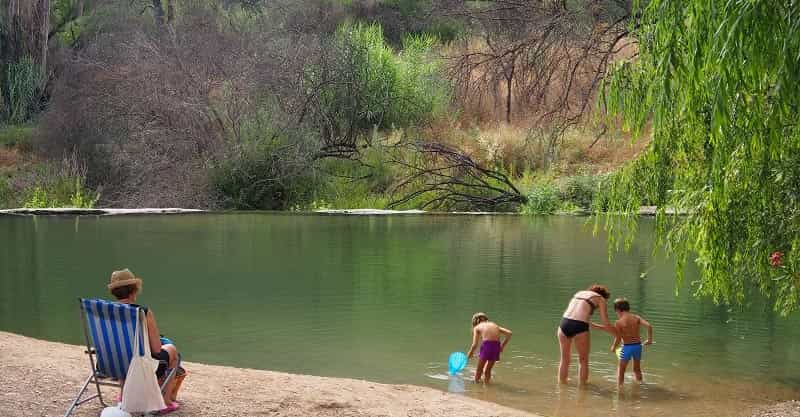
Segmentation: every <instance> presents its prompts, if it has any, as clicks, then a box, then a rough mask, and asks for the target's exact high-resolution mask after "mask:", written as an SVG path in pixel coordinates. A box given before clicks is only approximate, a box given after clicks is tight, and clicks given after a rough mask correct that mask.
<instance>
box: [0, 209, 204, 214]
mask: <svg viewBox="0 0 800 417" xmlns="http://www.w3.org/2000/svg"><path fill="white" fill-rule="evenodd" d="M201 212H203V210H197V209H182V208H142V209H112V208H103V209H87V208H74V207H54V208H36V209H33V208H17V209H9V210H0V215H17V216H20V215H22V216H31V215H70V216H118V215H125V214H183V213H201Z"/></svg>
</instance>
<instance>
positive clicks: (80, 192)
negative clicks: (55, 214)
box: [23, 177, 100, 208]
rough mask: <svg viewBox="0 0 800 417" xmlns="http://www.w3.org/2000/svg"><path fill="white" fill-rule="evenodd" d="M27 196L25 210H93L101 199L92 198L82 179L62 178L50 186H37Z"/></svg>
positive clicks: (98, 197) (97, 197) (97, 196)
mask: <svg viewBox="0 0 800 417" xmlns="http://www.w3.org/2000/svg"><path fill="white" fill-rule="evenodd" d="M26 194H27V197H26V198H25V202H24V205H23V207H25V208H52V207H75V208H92V207H94V206H95V204H96V203H97V200H99V199H100V195H99V194H95V195H94V196H92V194H91V192H90V191H89V190H87V189H86V188H85V187H84V184H83V179H82V178H80V177H75V178H69V177H67V178H60V179H58V180H56V181H55V182H53V183H50V184H43V185H36V186H34V187H33V188H31V189H30V190H28V191H27V192H26Z"/></svg>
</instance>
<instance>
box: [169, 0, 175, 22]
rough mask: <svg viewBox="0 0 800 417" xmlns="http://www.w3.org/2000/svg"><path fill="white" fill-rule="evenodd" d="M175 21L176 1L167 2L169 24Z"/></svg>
mask: <svg viewBox="0 0 800 417" xmlns="http://www.w3.org/2000/svg"><path fill="white" fill-rule="evenodd" d="M174 20H175V0H167V24H172V22H173V21H174Z"/></svg>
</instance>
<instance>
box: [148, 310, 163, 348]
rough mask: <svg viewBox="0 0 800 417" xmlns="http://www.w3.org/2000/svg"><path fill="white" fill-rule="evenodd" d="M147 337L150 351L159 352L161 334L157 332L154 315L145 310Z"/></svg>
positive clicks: (150, 311)
mask: <svg viewBox="0 0 800 417" xmlns="http://www.w3.org/2000/svg"><path fill="white" fill-rule="evenodd" d="M147 337H148V338H150V351H151V352H152V353H158V352H161V333H159V332H158V325H157V324H156V315H155V314H154V313H153V310H150V309H148V310H147Z"/></svg>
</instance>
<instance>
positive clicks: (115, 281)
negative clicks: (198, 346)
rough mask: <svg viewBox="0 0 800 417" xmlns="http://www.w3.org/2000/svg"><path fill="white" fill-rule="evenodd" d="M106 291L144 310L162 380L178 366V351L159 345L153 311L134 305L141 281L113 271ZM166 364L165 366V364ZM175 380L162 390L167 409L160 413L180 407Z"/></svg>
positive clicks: (153, 352)
mask: <svg viewBox="0 0 800 417" xmlns="http://www.w3.org/2000/svg"><path fill="white" fill-rule="evenodd" d="M108 289H109V290H110V291H111V294H112V295H113V296H114V297H115V298H116V299H117V302H118V303H122V304H130V305H132V306H134V307H140V308H141V309H142V310H144V312H145V315H146V317H147V330H148V337H149V339H150V351H151V352H152V356H153V358H155V359H158V360H159V361H161V364H160V365H159V366H158V369H157V370H156V376H157V377H158V379H162V378H163V377H164V374H165V373H166V370H167V369H174V368H175V367H176V366H177V365H178V349H177V348H176V347H175V345H173V344H171V343H170V344H161V337H160V334H159V332H158V325H156V317H155V314H153V310H151V309H148V308H147V307H144V306H140V305H138V304H136V297H137V296H138V295H139V293H140V292H141V291H142V279H141V278H139V277H137V276H135V275H134V274H133V272H131V271H130V270H129V269H127V268H126V269H123V270H121V271H114V272H112V273H111V281H110V282H109V283H108ZM165 362H166V364H165ZM175 394H176V392H175V379H174V378H173V379H172V380H170V381H169V382H168V383H167V385H166V387H165V389H164V404H167V408H165V409H163V410H161V413H170V412H173V411H175V410H177V409H178V408H179V407H180V405H179V404H178V403H177V402H175V397H176V396H175Z"/></svg>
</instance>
